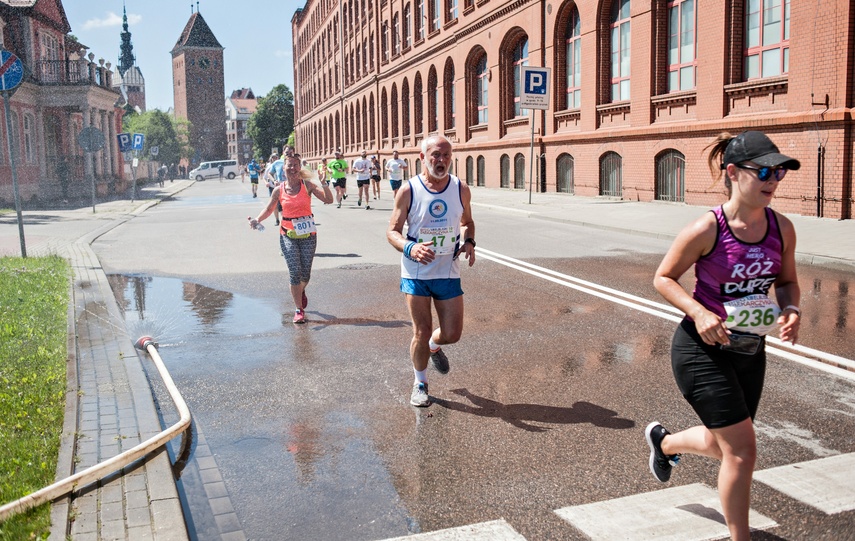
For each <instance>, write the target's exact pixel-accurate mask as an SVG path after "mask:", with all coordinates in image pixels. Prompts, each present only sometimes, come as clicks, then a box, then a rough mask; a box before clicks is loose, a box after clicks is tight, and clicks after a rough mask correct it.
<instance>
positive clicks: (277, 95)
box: [246, 85, 294, 160]
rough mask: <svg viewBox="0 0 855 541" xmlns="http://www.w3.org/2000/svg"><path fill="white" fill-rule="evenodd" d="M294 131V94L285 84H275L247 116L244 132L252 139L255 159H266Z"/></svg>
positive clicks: (280, 147)
mask: <svg viewBox="0 0 855 541" xmlns="http://www.w3.org/2000/svg"><path fill="white" fill-rule="evenodd" d="M293 131H294V95H293V94H292V93H291V90H289V89H288V86H286V85H276V86H275V87H273V89H272V90H271V91H270V94H268V95H267V96H264V97H262V98H259V100H258V107H257V108H256V110H255V113H253V115H252V116H251V117H249V122H247V126H246V133H247V135H249V138H250V139H252V146H253V149H254V154H255V157H256V158H257V159H262V160H263V159H267V155H268V153H269V152H270V151H271V150H273V149H277V152H279V151H281V149H282V146H283V145H284V144H286V142H287V141H288V136H289V135H290V134H291V132H293Z"/></svg>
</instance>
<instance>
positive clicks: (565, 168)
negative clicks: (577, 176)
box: [555, 154, 576, 193]
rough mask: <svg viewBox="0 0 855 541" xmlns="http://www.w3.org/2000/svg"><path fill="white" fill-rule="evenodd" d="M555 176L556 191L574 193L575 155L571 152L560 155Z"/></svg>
mask: <svg viewBox="0 0 855 541" xmlns="http://www.w3.org/2000/svg"><path fill="white" fill-rule="evenodd" d="M555 178H556V180H555V191H557V192H561V193H574V190H575V189H576V186H575V185H574V181H573V156H571V155H569V154H561V155H560V156H558V162H557V165H556V172H555Z"/></svg>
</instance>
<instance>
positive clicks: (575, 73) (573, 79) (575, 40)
mask: <svg viewBox="0 0 855 541" xmlns="http://www.w3.org/2000/svg"><path fill="white" fill-rule="evenodd" d="M581 28H582V23H581V21H580V20H579V10H578V9H576V8H575V7H574V8H573V12H572V13H571V14H570V20H569V21H568V22H567V33H566V35H567V38H566V40H565V44H566V56H565V58H564V62H565V70H566V71H567V109H578V108H579V107H581V105H582V98H581V96H582V35H581Z"/></svg>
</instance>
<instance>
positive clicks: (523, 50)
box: [512, 37, 528, 116]
mask: <svg viewBox="0 0 855 541" xmlns="http://www.w3.org/2000/svg"><path fill="white" fill-rule="evenodd" d="M512 61H513V70H514V114H513V116H525V115H526V114H527V113H528V109H523V108H522V107H520V96H521V95H522V68H523V66H528V37H523V38H522V39H521V40H519V41H518V42H517V44H516V46H514V50H513V60H512Z"/></svg>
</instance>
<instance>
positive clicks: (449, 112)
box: [442, 58, 457, 130]
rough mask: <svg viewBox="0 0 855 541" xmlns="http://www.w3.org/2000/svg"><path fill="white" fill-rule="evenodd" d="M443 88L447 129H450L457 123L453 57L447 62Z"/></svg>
mask: <svg viewBox="0 0 855 541" xmlns="http://www.w3.org/2000/svg"><path fill="white" fill-rule="evenodd" d="M442 88H443V93H444V94H445V100H444V101H445V129H447V130H449V129H451V128H454V127H456V125H457V122H456V119H455V111H456V109H455V106H454V62H452V60H451V58H449V59H448V60H446V62H445V73H444V76H443V83H442Z"/></svg>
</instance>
